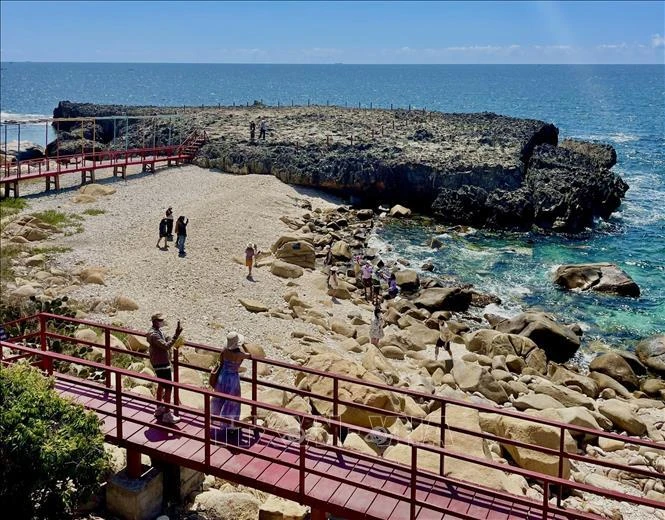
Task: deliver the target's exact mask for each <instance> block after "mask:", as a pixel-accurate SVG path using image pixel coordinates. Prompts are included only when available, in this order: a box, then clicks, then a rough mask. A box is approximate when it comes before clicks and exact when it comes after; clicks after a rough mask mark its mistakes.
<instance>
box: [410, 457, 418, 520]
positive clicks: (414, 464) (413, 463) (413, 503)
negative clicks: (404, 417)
mask: <svg viewBox="0 0 665 520" xmlns="http://www.w3.org/2000/svg"><path fill="white" fill-rule="evenodd" d="M417 467H418V450H417V449H416V446H415V444H412V445H411V507H410V509H411V512H410V515H409V518H411V520H415V518H416V468H417Z"/></svg>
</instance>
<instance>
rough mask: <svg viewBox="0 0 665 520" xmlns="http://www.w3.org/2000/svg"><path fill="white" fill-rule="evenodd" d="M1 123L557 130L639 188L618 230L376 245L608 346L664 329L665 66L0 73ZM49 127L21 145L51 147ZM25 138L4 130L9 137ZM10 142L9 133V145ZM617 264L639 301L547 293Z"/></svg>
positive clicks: (399, 235)
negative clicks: (206, 109) (441, 125)
mask: <svg viewBox="0 0 665 520" xmlns="http://www.w3.org/2000/svg"><path fill="white" fill-rule="evenodd" d="M1 72H2V81H1V82H0V109H1V110H2V119H6V118H24V117H26V116H27V115H29V114H37V115H51V114H52V111H53V108H54V107H55V106H56V105H57V103H58V101H60V100H70V101H79V102H84V101H88V102H93V103H118V104H131V105H150V104H152V105H163V106H182V105H188V106H195V105H201V104H204V105H206V106H210V105H217V104H218V103H220V104H223V105H232V104H233V103H236V104H245V103H252V102H254V100H258V101H263V102H264V103H266V104H270V105H277V104H278V103H279V104H281V105H290V104H291V103H294V104H300V105H307V104H308V102H309V103H319V104H324V105H325V104H326V103H330V104H336V105H341V106H345V105H346V106H349V107H354V106H355V107H357V106H358V103H360V105H361V106H362V107H363V108H368V107H369V106H370V104H371V106H372V107H381V108H390V106H391V105H392V106H393V107H395V108H396V107H403V108H406V107H408V106H409V105H411V106H412V107H417V108H427V109H431V110H441V111H445V112H483V111H489V112H496V113H500V114H505V115H509V116H515V117H527V118H534V119H541V120H545V121H548V122H552V123H554V124H555V125H556V126H557V127H558V128H559V129H560V137H561V138H564V137H577V138H581V139H587V140H592V141H598V142H603V143H609V144H611V145H613V146H614V147H615V148H616V150H617V155H618V163H617V165H616V166H615V167H614V171H616V172H617V173H619V174H620V175H621V176H623V178H624V180H626V182H627V183H628V184H629V185H630V190H629V191H628V193H627V195H626V199H625V201H624V203H623V205H622V206H621V208H620V211H619V212H617V213H615V214H614V215H613V217H612V219H611V220H610V221H609V222H604V223H599V225H598V226H597V227H596V228H595V229H594V230H589V232H587V233H585V234H583V235H580V236H577V237H572V238H571V237H563V236H556V235H539V234H511V233H493V232H485V231H476V232H475V233H472V234H469V235H466V236H459V235H458V236H455V235H451V236H444V237H443V240H444V243H445V247H444V248H443V249H441V250H440V251H432V250H431V249H429V248H428V247H426V245H425V244H426V243H427V242H428V240H429V238H431V236H433V235H435V234H436V233H435V231H434V227H429V228H428V227H417V226H400V225H396V226H389V227H386V228H385V229H383V230H380V231H379V233H378V235H377V238H376V240H377V241H378V242H379V244H385V245H386V246H387V245H388V244H391V245H392V246H393V247H394V251H393V252H389V253H388V255H390V254H394V255H398V256H402V257H405V258H408V259H411V260H412V261H413V263H414V265H420V262H421V261H423V260H425V259H431V260H432V261H433V262H434V264H435V266H436V274H442V275H447V276H453V277H455V278H456V279H458V280H460V281H462V282H465V283H473V284H474V285H476V286H477V287H478V288H480V289H482V290H486V291H490V292H493V293H495V294H497V295H499V296H500V297H501V298H502V299H503V300H504V302H505V303H504V307H503V308H502V309H498V310H499V311H501V312H517V311H518V310H520V309H524V308H527V307H533V306H537V307H540V308H542V309H544V310H547V311H550V312H552V313H554V314H556V315H558V316H560V317H562V318H563V319H566V320H574V321H578V322H580V323H582V324H583V326H584V328H585V329H586V335H585V342H587V343H588V342H589V341H590V340H592V339H601V340H603V341H605V342H606V343H609V344H612V345H614V346H616V347H619V348H632V347H633V346H634V343H635V341H636V340H637V339H639V338H642V337H644V336H647V335H650V334H655V333H663V332H665V65H635V66H627V65H616V66H615V65H600V66H589V65H220V64H210V65H206V64H122V63H115V64H104V63H7V62H5V63H2V71H1ZM44 131H45V129H44V126H43V125H35V126H27V127H24V129H23V131H22V139H27V140H31V141H35V142H37V143H43V141H44V139H45V136H44ZM15 138H16V136H15V135H14V136H12V135H11V133H9V134H8V140H13V139H15ZM2 139H4V134H3V135H2V136H0V140H2ZM577 262H614V263H616V264H618V265H619V266H620V267H621V268H623V269H624V270H625V271H626V272H628V273H629V274H630V275H631V276H632V277H633V278H634V279H635V281H637V283H638V284H639V285H640V287H641V289H642V296H641V297H640V298H638V299H631V298H613V297H609V296H602V295H596V294H594V293H589V294H576V293H565V292H562V291H559V290H558V289H556V288H555V287H554V286H553V285H552V283H551V271H552V270H553V268H554V267H555V266H556V265H558V264H562V263H577Z"/></svg>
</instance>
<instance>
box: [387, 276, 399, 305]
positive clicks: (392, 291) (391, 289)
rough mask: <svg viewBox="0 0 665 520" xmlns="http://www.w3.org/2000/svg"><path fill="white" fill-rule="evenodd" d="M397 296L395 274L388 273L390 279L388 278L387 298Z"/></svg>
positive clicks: (397, 289) (397, 288)
mask: <svg viewBox="0 0 665 520" xmlns="http://www.w3.org/2000/svg"><path fill="white" fill-rule="evenodd" d="M398 294H399V287H397V277H396V276H395V273H390V278H388V298H389V299H391V300H392V299H393V298H396V297H397V295H398Z"/></svg>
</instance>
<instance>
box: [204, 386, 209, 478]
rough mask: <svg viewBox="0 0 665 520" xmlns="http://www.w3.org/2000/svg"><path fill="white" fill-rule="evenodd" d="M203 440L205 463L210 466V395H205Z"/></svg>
mask: <svg viewBox="0 0 665 520" xmlns="http://www.w3.org/2000/svg"><path fill="white" fill-rule="evenodd" d="M203 413H204V417H203V426H204V432H203V442H204V443H205V444H204V458H203V464H205V466H206V467H208V466H210V395H208V394H205V395H204V396H203Z"/></svg>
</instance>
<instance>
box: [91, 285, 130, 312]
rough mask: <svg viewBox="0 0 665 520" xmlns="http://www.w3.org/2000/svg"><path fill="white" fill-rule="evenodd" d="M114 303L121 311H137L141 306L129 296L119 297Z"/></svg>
mask: <svg viewBox="0 0 665 520" xmlns="http://www.w3.org/2000/svg"><path fill="white" fill-rule="evenodd" d="M88 283H90V282H88ZM113 303H114V304H115V308H116V309H118V310H119V311H136V310H138V308H139V304H138V303H136V302H135V301H134V300H132V299H131V298H129V297H127V296H118V297H117V298H116V299H115V300H114V302H113Z"/></svg>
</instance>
